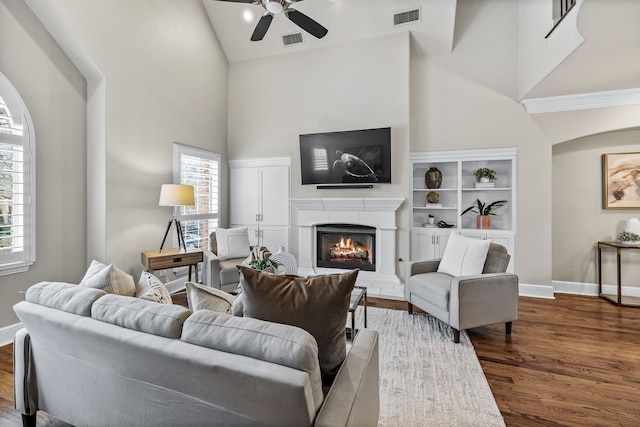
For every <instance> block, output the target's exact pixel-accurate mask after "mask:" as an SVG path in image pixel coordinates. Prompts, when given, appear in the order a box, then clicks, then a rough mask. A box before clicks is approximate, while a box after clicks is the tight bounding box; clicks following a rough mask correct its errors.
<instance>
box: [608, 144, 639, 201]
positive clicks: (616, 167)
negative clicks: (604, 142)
mask: <svg viewBox="0 0 640 427" xmlns="http://www.w3.org/2000/svg"><path fill="white" fill-rule="evenodd" d="M602 208H603V209H640V152H635V153H608V154H603V155H602Z"/></svg>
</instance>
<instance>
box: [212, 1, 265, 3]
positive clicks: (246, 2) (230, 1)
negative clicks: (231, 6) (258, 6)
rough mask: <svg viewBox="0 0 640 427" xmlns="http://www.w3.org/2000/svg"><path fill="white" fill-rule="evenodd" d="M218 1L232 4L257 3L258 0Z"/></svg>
mask: <svg viewBox="0 0 640 427" xmlns="http://www.w3.org/2000/svg"><path fill="white" fill-rule="evenodd" d="M218 1H228V2H231V3H255V2H256V0H218Z"/></svg>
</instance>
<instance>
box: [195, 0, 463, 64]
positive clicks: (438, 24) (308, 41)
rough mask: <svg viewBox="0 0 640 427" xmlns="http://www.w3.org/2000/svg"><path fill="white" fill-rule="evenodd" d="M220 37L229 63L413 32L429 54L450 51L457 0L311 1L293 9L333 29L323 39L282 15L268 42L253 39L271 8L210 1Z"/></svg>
mask: <svg viewBox="0 0 640 427" xmlns="http://www.w3.org/2000/svg"><path fill="white" fill-rule="evenodd" d="M204 5H205V7H206V9H207V12H208V14H209V18H210V19H211V22H212V24H213V28H214V30H215V32H216V35H217V37H218V39H219V40H220V43H221V45H222V48H223V49H224V52H225V54H226V56H227V59H228V60H229V62H231V63H234V62H240V61H247V60H251V59H256V58H263V57H268V56H274V55H283V54H287V53H297V52H302V51H305V50H310V49H315V48H319V47H327V46H331V45H335V44H340V43H347V42H351V41H355V40H359V39H365V38H367V39H369V38H375V37H383V36H387V35H392V34H394V33H400V32H404V31H406V30H407V29H409V30H410V31H411V34H412V37H413V38H414V40H415V42H416V45H417V47H418V48H419V49H421V50H422V51H423V52H424V53H431V54H433V53H443V52H450V51H451V47H452V43H453V34H454V26H455V14H456V0H429V1H424V0H392V1H390V0H305V1H298V2H296V3H295V4H293V5H292V7H293V8H294V9H295V10H297V11H299V12H302V13H303V14H305V15H307V16H308V17H310V18H312V19H313V20H315V21H317V22H318V23H320V24H321V25H323V26H324V27H326V28H327V29H328V30H329V32H328V34H327V35H326V36H325V37H323V38H322V39H317V38H315V37H313V36H312V35H311V34H309V33H307V32H306V31H303V30H302V29H301V28H300V27H298V26H297V25H296V24H294V23H293V22H291V21H290V20H289V19H287V17H286V16H284V14H277V15H275V16H274V19H273V21H272V23H271V26H270V27H269V30H268V32H267V34H266V36H265V37H264V39H263V40H262V41H258V42H252V41H250V38H251V34H252V33H253V30H254V28H255V26H256V24H257V22H258V20H259V19H260V17H261V16H262V14H263V13H264V12H265V10H264V9H263V8H262V7H261V6H259V5H255V4H247V3H237V2H233V1H219V0H204ZM416 9H418V10H419V11H420V19H419V20H418V21H413V22H410V23H404V24H400V25H394V14H396V13H400V12H407V11H412V10H416ZM292 33H302V38H303V42H302V43H300V44H295V45H289V46H285V45H284V44H283V40H282V36H284V35H289V34H292Z"/></svg>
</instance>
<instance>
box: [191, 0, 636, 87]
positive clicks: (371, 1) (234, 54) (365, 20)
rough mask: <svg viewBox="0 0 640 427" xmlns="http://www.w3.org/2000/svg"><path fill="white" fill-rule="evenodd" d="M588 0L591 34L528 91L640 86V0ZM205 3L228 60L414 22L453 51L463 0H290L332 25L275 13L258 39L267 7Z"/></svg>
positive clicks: (424, 35)
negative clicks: (398, 18)
mask: <svg viewBox="0 0 640 427" xmlns="http://www.w3.org/2000/svg"><path fill="white" fill-rule="evenodd" d="M247 1H249V0H247ZM469 1H470V2H473V1H481V0H469ZM509 1H515V0H509ZM527 1H528V0H527ZM536 1H538V0H536ZM578 1H580V0H578ZM582 2H584V5H583V6H582V8H581V10H580V15H579V20H578V26H579V30H580V32H581V34H582V35H583V36H584V37H585V39H586V41H585V42H584V43H583V44H582V45H581V46H580V47H579V48H578V49H577V50H576V51H575V52H574V53H573V54H572V55H570V56H569V57H568V58H567V59H566V60H565V61H564V62H563V63H561V64H560V65H559V66H558V67H557V68H555V69H554V70H553V71H552V73H551V74H550V75H549V76H547V77H546V78H545V79H543V80H542V81H541V82H540V83H539V84H538V85H537V86H536V87H535V88H534V89H533V90H532V91H531V92H530V93H529V94H528V95H527V98H531V97H549V96H558V95H567V94H581V93H589V92H599V91H610V90H615V89H628V88H640V55H639V54H638V49H639V48H640V25H638V24H637V23H638V22H640V1H638V0H610V1H607V2H603V1H602V0H582ZM203 3H204V5H205V8H206V10H207V13H208V14H209V18H210V20H211V23H212V26H213V28H214V30H215V32H216V35H217V37H218V39H219V40H220V43H221V45H222V48H223V50H224V52H225V54H226V56H227V59H228V60H229V62H230V63H236V62H241V61H248V60H252V59H257V58H264V57H272V56H277V55H285V54H288V53H299V52H304V51H307V50H311V49H316V48H321V47H328V46H332V45H336V44H340V43H348V42H352V41H355V40H359V39H365V38H366V39H371V38H376V37H384V36H388V35H392V34H394V33H400V32H404V31H406V30H410V32H411V37H412V39H413V41H414V42H415V46H416V47H417V48H418V49H420V51H421V53H423V54H438V53H447V52H451V51H452V49H453V40H454V32H455V23H456V22H455V21H456V7H458V8H459V7H464V2H462V3H461V2H459V1H458V0H304V1H297V2H294V3H293V4H292V6H291V7H293V8H294V9H296V10H298V11H299V12H302V13H304V14H305V15H307V16H309V17H310V18H312V19H314V20H315V21H317V22H318V23H320V24H321V25H323V26H324V27H326V28H327V29H328V30H329V31H328V34H327V35H326V36H325V37H323V38H322V39H317V38H315V37H313V36H312V35H311V34H309V33H307V32H306V31H304V30H302V29H301V28H300V27H298V26H297V25H296V24H294V23H293V22H291V21H290V20H289V19H287V17H286V16H285V15H284V14H277V15H275V16H274V19H273V22H272V23H271V26H270V28H269V30H268V32H267V34H266V36H265V37H264V39H263V40H262V41H258V42H252V41H250V38H251V35H252V33H253V31H254V28H255V26H256V24H257V22H258V21H259V19H260V17H261V16H262V14H263V13H264V12H265V10H264V9H263V8H262V7H261V6H259V5H256V4H251V3H241V2H235V1H232V0H223V1H220V0H203ZM416 9H417V10H419V16H420V19H419V20H418V21H414V22H410V23H404V24H400V25H394V15H395V14H398V13H401V12H406V11H412V10H416ZM293 33H300V34H301V35H302V39H303V42H302V43H299V44H295V45H289V46H285V45H284V44H283V36H285V35H290V34H293Z"/></svg>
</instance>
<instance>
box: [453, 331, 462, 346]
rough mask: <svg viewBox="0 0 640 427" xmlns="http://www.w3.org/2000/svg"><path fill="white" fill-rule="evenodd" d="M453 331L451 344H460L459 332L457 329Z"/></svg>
mask: <svg viewBox="0 0 640 427" xmlns="http://www.w3.org/2000/svg"><path fill="white" fill-rule="evenodd" d="M452 329H453V342H454V343H456V344H460V331H459V330H458V329H455V328H452Z"/></svg>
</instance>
